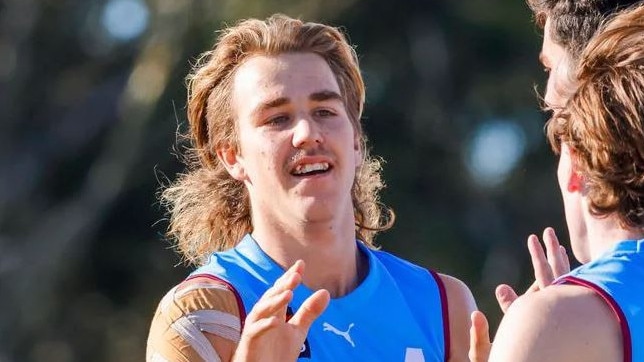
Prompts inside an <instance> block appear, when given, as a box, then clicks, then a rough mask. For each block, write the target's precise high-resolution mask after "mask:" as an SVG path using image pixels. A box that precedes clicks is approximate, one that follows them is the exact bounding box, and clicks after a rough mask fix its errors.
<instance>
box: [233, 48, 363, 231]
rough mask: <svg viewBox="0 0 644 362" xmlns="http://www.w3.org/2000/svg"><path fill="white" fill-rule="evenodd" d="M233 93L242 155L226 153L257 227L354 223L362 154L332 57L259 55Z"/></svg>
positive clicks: (244, 67) (238, 75)
mask: <svg viewBox="0 0 644 362" xmlns="http://www.w3.org/2000/svg"><path fill="white" fill-rule="evenodd" d="M232 93H233V95H232V110H233V115H234V116H235V119H236V126H237V130H238V135H239V147H238V149H239V151H238V152H235V151H232V150H231V149H228V151H226V152H224V153H223V155H224V158H227V159H228V161H227V162H226V163H227V164H228V165H229V167H228V169H229V171H231V174H232V175H233V177H235V178H237V179H238V180H242V181H244V183H245V185H246V188H247V189H248V192H249V195H250V201H251V209H252V215H253V224H256V221H257V220H256V219H257V218H261V219H262V220H263V222H268V223H271V224H273V225H280V226H281V227H284V226H287V225H294V224H293V223H294V222H295V223H296V224H302V223H303V222H318V221H319V222H323V221H328V220H329V219H331V218H333V217H344V218H347V217H348V218H352V217H353V204H352V200H351V187H352V185H353V182H354V178H355V172H356V167H357V166H358V165H359V163H360V162H361V159H362V157H361V152H360V148H359V142H358V137H357V136H356V134H355V131H354V128H353V126H352V124H351V122H350V120H349V117H348V115H347V112H346V109H345V105H344V102H343V99H342V98H341V95H340V88H339V86H338V82H337V81H336V78H335V76H334V74H333V72H332V71H331V69H330V67H329V66H328V64H327V63H326V62H325V61H324V59H322V58H321V57H320V56H318V55H315V54H313V53H285V54H281V55H277V56H263V55H258V56H253V57H251V58H250V59H248V60H247V61H246V62H245V63H244V64H243V65H241V66H240V68H239V69H238V70H237V71H236V73H235V76H234V81H233V92H232ZM220 157H222V156H221V155H220ZM351 220H352V219H351Z"/></svg>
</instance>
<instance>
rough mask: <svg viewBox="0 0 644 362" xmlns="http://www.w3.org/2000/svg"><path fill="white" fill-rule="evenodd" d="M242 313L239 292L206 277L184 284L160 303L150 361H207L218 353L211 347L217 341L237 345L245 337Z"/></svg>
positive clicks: (152, 330) (150, 338)
mask: <svg viewBox="0 0 644 362" xmlns="http://www.w3.org/2000/svg"><path fill="white" fill-rule="evenodd" d="M241 311H243V308H242V306H241V305H240V302H239V301H238V298H237V296H236V292H235V291H234V289H232V287H231V286H230V285H229V284H227V283H225V282H224V281H221V280H217V279H213V278H210V277H205V276H197V277H194V278H191V279H188V280H186V281H183V282H182V283H180V284H179V285H177V286H175V287H174V288H172V289H171V290H170V291H169V292H168V293H167V294H166V295H165V296H164V297H163V298H162V299H161V301H160V302H159V305H158V307H157V310H156V312H155V314H154V317H153V319H152V323H151V325H150V331H149V335H148V341H147V358H148V359H151V358H152V357H153V356H160V357H163V358H165V359H166V360H177V361H184V360H185V361H188V360H193V357H195V358H196V357H200V358H202V359H203V357H204V356H202V354H203V353H215V351H214V349H213V347H211V346H210V345H211V344H212V345H216V343H213V342H214V341H216V340H217V339H223V340H228V341H229V342H230V343H226V342H223V345H226V344H231V343H232V344H233V345H234V343H236V342H237V341H238V339H239V335H240V334H241V326H242V323H241V322H242V320H243V315H241V313H242V312H241ZM203 332H206V333H203ZM213 337H215V338H213ZM209 342H210V343H209ZM217 350H219V349H217ZM199 352H201V353H199Z"/></svg>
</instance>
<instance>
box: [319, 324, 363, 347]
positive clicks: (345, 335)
mask: <svg viewBox="0 0 644 362" xmlns="http://www.w3.org/2000/svg"><path fill="white" fill-rule="evenodd" d="M322 327H324V328H323V329H322V330H323V331H330V332H333V333H334V334H337V335H338V336H341V337H343V338H344V339H346V340H347V342H349V344H350V345H351V347H355V346H356V344H355V343H353V340H352V339H351V335H350V334H349V331H350V330H351V328H353V323H351V324H349V328H347V330H346V331H344V332H343V331H341V330H339V329H337V328H335V327H334V326H332V325H330V324H329V323H327V322H324V323H322Z"/></svg>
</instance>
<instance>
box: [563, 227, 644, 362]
mask: <svg viewBox="0 0 644 362" xmlns="http://www.w3.org/2000/svg"><path fill="white" fill-rule="evenodd" d="M556 283H557V284H576V285H581V286H585V287H587V288H591V289H593V290H594V291H595V292H597V293H598V294H599V295H601V296H602V297H603V299H604V300H605V301H606V302H607V303H608V304H609V305H610V307H611V308H612V309H613V311H614V312H615V314H616V317H617V319H618V321H619V323H620V326H621V329H622V336H623V341H624V361H625V362H631V361H633V362H644V310H643V309H644V239H643V240H639V241H634V240H628V241H622V242H620V243H619V244H617V245H616V246H615V247H614V248H613V249H612V250H610V251H608V252H606V253H605V254H604V255H602V256H601V257H600V258H599V259H597V260H594V261H592V262H590V263H587V264H584V265H582V266H580V267H578V268H576V269H574V270H573V271H571V272H570V273H569V274H567V275H564V276H562V277H561V278H559V279H558V280H557V282H556Z"/></svg>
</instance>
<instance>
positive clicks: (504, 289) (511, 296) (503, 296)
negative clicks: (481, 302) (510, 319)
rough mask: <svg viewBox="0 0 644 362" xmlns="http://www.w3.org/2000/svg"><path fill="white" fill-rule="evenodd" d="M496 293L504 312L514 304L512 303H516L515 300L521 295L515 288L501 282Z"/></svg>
mask: <svg viewBox="0 0 644 362" xmlns="http://www.w3.org/2000/svg"><path fill="white" fill-rule="evenodd" d="M494 295H495V296H496V301H497V302H498V303H499V307H500V308H501V310H502V311H503V313H505V312H507V310H508V308H510V305H512V303H514V301H515V300H517V298H518V297H519V296H518V295H517V293H516V292H515V291H514V289H512V287H511V286H509V285H506V284H501V285H499V286H498V287H496V290H495V291H494Z"/></svg>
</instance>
